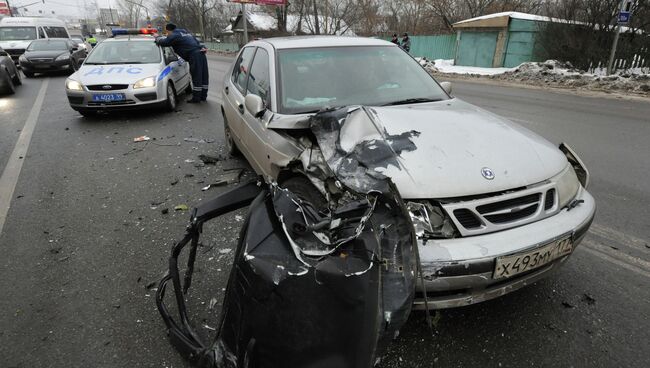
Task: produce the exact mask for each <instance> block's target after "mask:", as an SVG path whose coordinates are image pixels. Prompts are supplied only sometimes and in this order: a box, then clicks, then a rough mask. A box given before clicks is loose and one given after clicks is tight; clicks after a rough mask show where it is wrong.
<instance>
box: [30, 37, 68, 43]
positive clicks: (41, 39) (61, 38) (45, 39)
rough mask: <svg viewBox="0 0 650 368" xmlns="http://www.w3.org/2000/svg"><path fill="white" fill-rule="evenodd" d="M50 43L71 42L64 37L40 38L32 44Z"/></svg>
mask: <svg viewBox="0 0 650 368" xmlns="http://www.w3.org/2000/svg"><path fill="white" fill-rule="evenodd" d="M50 41H70V39H69V38H63V37H58V38H57V37H50V38H39V39H36V40H32V42H50Z"/></svg>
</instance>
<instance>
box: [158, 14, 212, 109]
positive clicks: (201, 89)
mask: <svg viewBox="0 0 650 368" xmlns="http://www.w3.org/2000/svg"><path fill="white" fill-rule="evenodd" d="M165 31H166V32H165V34H166V35H167V37H158V38H156V44H157V45H159V46H171V47H172V48H173V49H174V52H175V53H177V54H178V55H179V56H180V57H182V58H183V59H185V60H187V61H188V62H189V63H190V74H192V98H191V99H189V100H187V102H189V103H197V102H200V101H205V100H207V98H208V80H209V78H208V59H207V58H206V57H205V53H206V51H207V49H206V48H205V46H203V45H201V43H199V41H198V40H197V39H196V38H195V37H194V36H193V35H192V34H191V33H189V32H188V31H186V30H184V29H179V28H176V25H175V24H173V23H168V24H167V25H166V26H165Z"/></svg>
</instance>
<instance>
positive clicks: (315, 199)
mask: <svg viewBox="0 0 650 368" xmlns="http://www.w3.org/2000/svg"><path fill="white" fill-rule="evenodd" d="M280 187H281V188H284V189H287V190H289V191H290V192H291V193H293V194H295V195H296V196H298V198H300V199H302V200H303V201H306V202H309V203H311V205H312V206H314V208H316V209H317V210H319V209H324V208H326V207H327V199H325V196H323V194H322V193H321V192H319V191H318V189H316V186H314V184H313V183H312V182H311V181H310V180H309V179H307V178H306V177H304V176H293V177H290V178H289V179H287V180H285V181H283V182H282V183H281V184H280Z"/></svg>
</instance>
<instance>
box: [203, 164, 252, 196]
mask: <svg viewBox="0 0 650 368" xmlns="http://www.w3.org/2000/svg"><path fill="white" fill-rule="evenodd" d="M243 171H244V170H243V169H231V170H227V171H224V172H223V173H222V174H219V175H218V177H217V180H216V181H214V182H213V183H211V184H208V185H206V186H204V187H203V188H201V190H203V191H206V190H209V189H210V188H213V187H220V186H224V185H229V184H235V183H239V178H240V177H241V174H242V172H243Z"/></svg>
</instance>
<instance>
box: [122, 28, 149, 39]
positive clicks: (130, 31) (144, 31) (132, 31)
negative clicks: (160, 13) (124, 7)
mask: <svg viewBox="0 0 650 368" xmlns="http://www.w3.org/2000/svg"><path fill="white" fill-rule="evenodd" d="M111 32H112V33H113V37H115V36H122V35H155V34H157V33H158V30H157V29H155V28H113V29H112V30H111Z"/></svg>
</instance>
